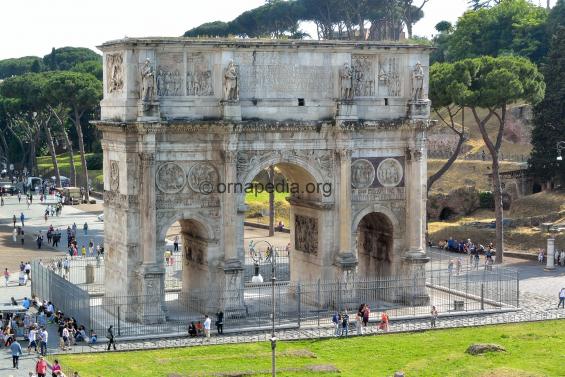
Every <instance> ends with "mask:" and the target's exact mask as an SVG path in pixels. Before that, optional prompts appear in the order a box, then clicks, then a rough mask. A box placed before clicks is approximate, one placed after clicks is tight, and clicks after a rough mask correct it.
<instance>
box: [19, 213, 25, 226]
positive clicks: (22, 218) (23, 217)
mask: <svg viewBox="0 0 565 377" xmlns="http://www.w3.org/2000/svg"><path fill="white" fill-rule="evenodd" d="M24 220H25V216H24V213H23V212H20V221H21V223H22V228H23V227H24Z"/></svg>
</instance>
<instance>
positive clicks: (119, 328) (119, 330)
mask: <svg viewBox="0 0 565 377" xmlns="http://www.w3.org/2000/svg"><path fill="white" fill-rule="evenodd" d="M120 307H121V306H120V305H118V336H121V335H122V328H121V327H120V323H121V321H120Z"/></svg>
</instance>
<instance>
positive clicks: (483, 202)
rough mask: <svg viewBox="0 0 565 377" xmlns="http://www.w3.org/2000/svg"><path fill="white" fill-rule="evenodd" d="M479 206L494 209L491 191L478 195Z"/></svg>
mask: <svg viewBox="0 0 565 377" xmlns="http://www.w3.org/2000/svg"><path fill="white" fill-rule="evenodd" d="M479 206H480V208H485V209H492V210H493V209H494V195H493V194H492V192H491V191H482V192H480V193H479Z"/></svg>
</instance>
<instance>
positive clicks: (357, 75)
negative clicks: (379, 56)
mask: <svg viewBox="0 0 565 377" xmlns="http://www.w3.org/2000/svg"><path fill="white" fill-rule="evenodd" d="M351 62H352V64H353V95H354V96H355V97H373V96H374V95H375V92H376V83H375V77H376V75H375V56H374V55H353V56H352V57H351Z"/></svg>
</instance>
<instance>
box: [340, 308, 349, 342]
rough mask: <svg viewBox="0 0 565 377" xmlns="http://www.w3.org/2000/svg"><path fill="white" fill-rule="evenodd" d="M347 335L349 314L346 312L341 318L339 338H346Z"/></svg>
mask: <svg viewBox="0 0 565 377" xmlns="http://www.w3.org/2000/svg"><path fill="white" fill-rule="evenodd" d="M347 335H349V314H347V310H346V311H345V312H344V313H343V315H342V316H341V336H345V337H347Z"/></svg>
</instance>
